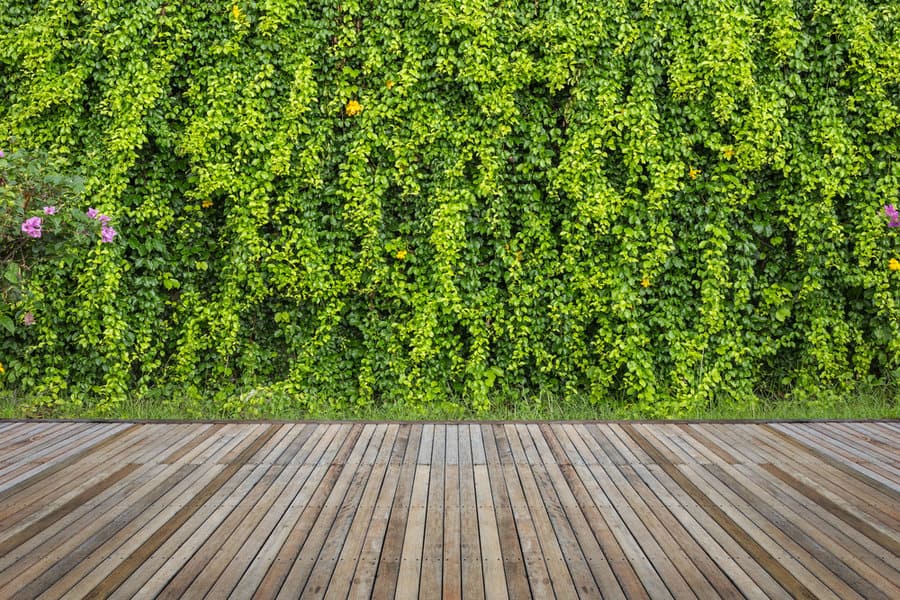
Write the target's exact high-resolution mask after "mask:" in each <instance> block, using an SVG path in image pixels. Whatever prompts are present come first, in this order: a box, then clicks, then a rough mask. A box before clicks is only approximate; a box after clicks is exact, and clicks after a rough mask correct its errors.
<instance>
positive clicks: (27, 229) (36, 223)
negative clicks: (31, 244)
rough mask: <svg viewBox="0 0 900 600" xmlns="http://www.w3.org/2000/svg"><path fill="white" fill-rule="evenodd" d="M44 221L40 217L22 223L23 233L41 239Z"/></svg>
mask: <svg viewBox="0 0 900 600" xmlns="http://www.w3.org/2000/svg"><path fill="white" fill-rule="evenodd" d="M42 223H43V221H42V220H41V218H40V217H30V218H28V219H25V222H24V223H22V232H23V233H24V234H25V235H28V236H31V237H33V238H39V237H41V224H42Z"/></svg>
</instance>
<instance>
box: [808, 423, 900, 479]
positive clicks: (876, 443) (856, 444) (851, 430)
mask: <svg viewBox="0 0 900 600" xmlns="http://www.w3.org/2000/svg"><path fill="white" fill-rule="evenodd" d="M821 429H822V432H823V434H825V435H827V436H828V437H838V438H840V439H841V440H843V441H844V443H845V444H847V445H849V446H851V447H853V448H856V449H858V450H862V451H863V454H862V456H861V458H862V459H863V460H866V461H875V462H879V463H883V464H884V465H886V466H890V467H892V468H895V469H896V468H900V459H898V458H897V457H898V456H900V444H892V443H890V439H889V438H883V439H882V438H880V437H877V436H873V435H870V434H869V433H868V432H867V430H866V429H865V428H863V427H860V426H859V424H858V423H828V424H824V426H823V427H822V428H821Z"/></svg>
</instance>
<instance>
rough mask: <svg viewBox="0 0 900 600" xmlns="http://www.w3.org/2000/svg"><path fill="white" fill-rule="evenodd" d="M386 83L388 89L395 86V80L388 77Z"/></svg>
mask: <svg viewBox="0 0 900 600" xmlns="http://www.w3.org/2000/svg"><path fill="white" fill-rule="evenodd" d="M384 85H386V86H387V89H391V88H392V87H394V80H393V79H388V80H387V81H385V82H384Z"/></svg>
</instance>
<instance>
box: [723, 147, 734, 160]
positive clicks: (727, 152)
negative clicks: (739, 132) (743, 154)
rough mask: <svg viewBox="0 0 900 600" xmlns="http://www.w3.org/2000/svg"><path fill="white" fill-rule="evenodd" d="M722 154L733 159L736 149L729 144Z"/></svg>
mask: <svg viewBox="0 0 900 600" xmlns="http://www.w3.org/2000/svg"><path fill="white" fill-rule="evenodd" d="M722 154H724V155H725V158H726V159H728V160H731V157H732V156H734V149H733V148H732V147H731V146H728V147H727V148H725V151H724V152H722Z"/></svg>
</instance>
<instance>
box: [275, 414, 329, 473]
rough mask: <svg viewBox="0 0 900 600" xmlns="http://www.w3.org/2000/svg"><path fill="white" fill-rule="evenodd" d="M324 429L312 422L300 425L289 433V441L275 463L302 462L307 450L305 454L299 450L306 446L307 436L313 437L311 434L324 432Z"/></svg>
mask: <svg viewBox="0 0 900 600" xmlns="http://www.w3.org/2000/svg"><path fill="white" fill-rule="evenodd" d="M324 431H325V428H324V427H322V426H321V425H314V424H312V423H307V424H305V425H302V426H300V429H298V430H296V431H294V432H293V434H292V435H291V443H290V444H288V446H287V447H286V448H285V449H284V451H283V452H282V453H281V454H279V455H278V457H277V458H276V459H275V464H276V465H289V464H292V463H295V462H301V463H302V462H303V458H304V457H305V456H306V454H308V451H307V453H306V454H303V453H302V452H301V451H302V450H303V448H306V447H307V445H306V442H307V441H308V440H309V438H311V437H313V435H322V434H324Z"/></svg>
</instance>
